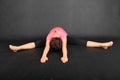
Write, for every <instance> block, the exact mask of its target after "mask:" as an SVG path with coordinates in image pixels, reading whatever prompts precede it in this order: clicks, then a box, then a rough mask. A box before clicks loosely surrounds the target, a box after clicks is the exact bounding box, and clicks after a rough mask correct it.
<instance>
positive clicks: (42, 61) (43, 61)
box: [40, 57, 48, 63]
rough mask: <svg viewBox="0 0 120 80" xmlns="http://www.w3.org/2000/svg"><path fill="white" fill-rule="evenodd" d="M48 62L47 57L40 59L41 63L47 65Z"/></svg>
mask: <svg viewBox="0 0 120 80" xmlns="http://www.w3.org/2000/svg"><path fill="white" fill-rule="evenodd" d="M46 61H48V58H47V57H42V58H41V59H40V62H41V63H45V62H46Z"/></svg>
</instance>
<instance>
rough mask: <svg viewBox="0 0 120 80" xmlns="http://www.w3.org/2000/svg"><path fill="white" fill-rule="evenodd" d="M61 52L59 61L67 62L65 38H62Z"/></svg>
mask: <svg viewBox="0 0 120 80" xmlns="http://www.w3.org/2000/svg"><path fill="white" fill-rule="evenodd" d="M62 52H63V56H62V58H61V61H62V62H63V63H66V62H68V57H67V40H63V41H62Z"/></svg>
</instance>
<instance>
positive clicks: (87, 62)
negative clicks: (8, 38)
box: [0, 40, 120, 80]
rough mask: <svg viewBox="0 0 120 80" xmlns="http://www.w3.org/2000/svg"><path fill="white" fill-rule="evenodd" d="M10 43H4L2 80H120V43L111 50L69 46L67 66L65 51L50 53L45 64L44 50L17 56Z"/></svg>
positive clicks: (0, 63)
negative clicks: (63, 52)
mask: <svg viewBox="0 0 120 80" xmlns="http://www.w3.org/2000/svg"><path fill="white" fill-rule="evenodd" d="M8 44H9V43H4V42H1V43H0V79H1V80H120V40H115V41H114V45H113V46H112V47H111V48H109V49H108V50H104V49H102V48H86V47H82V46H71V45H69V46H68V57H69V62H68V63H66V64H63V63H62V62H61V61H60V57H61V55H62V53H61V52H49V54H48V57H49V61H48V62H47V63H45V64H41V63H40V62H39V59H40V57H41V55H42V51H43V48H36V49H32V50H25V51H19V52H16V53H14V52H12V51H10V50H9V48H8Z"/></svg>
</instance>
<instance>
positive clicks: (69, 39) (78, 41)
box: [67, 36, 87, 46]
mask: <svg viewBox="0 0 120 80" xmlns="http://www.w3.org/2000/svg"><path fill="white" fill-rule="evenodd" d="M67 43H68V44H70V45H80V46H86V44H87V40H83V39H79V38H74V37H70V36H68V37H67Z"/></svg>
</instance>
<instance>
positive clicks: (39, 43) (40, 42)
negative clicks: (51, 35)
mask: <svg viewBox="0 0 120 80" xmlns="http://www.w3.org/2000/svg"><path fill="white" fill-rule="evenodd" d="M45 43H46V37H41V38H40V40H37V41H35V47H36V48H38V47H45Z"/></svg>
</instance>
